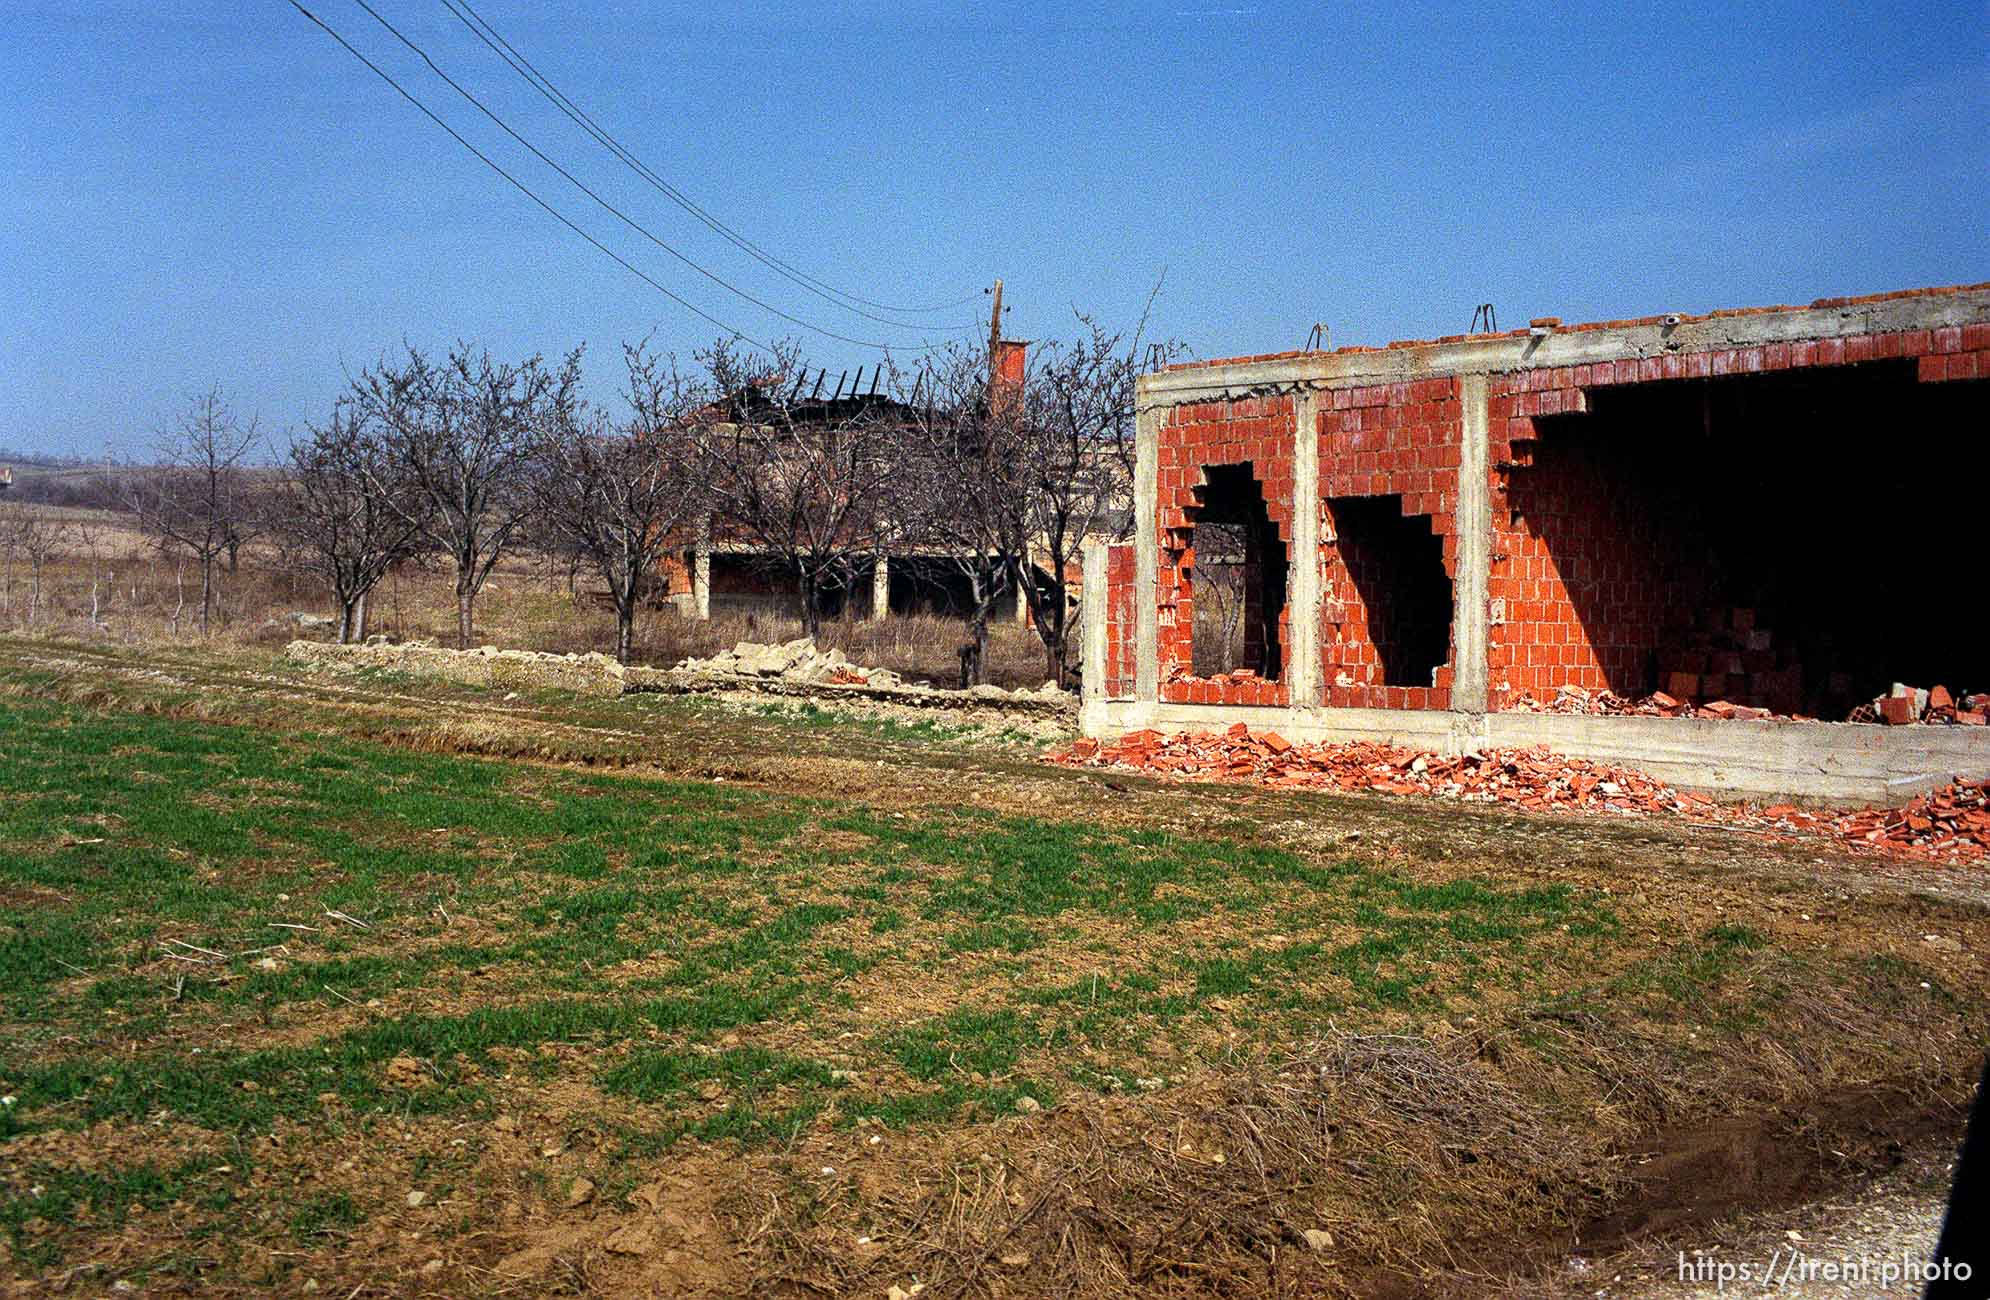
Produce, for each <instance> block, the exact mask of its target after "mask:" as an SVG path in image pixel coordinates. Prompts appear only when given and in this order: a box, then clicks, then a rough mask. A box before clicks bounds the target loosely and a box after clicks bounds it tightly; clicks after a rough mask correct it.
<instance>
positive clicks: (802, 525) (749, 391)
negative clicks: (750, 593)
mask: <svg viewBox="0 0 1990 1300" xmlns="http://www.w3.org/2000/svg"><path fill="white" fill-rule="evenodd" d="M700 360H702V361H703V362H704V364H705V368H706V370H707V372H708V376H709V383H710V386H711V394H710V397H711V400H709V401H708V402H707V403H706V404H705V405H704V406H703V407H701V408H700V409H699V411H698V412H697V413H696V414H695V415H694V416H693V417H692V423H693V424H694V426H695V428H696V431H697V437H698V441H699V446H700V449H701V455H702V456H703V458H704V461H705V463H706V464H707V465H708V466H709V468H710V474H711V478H710V486H709V491H710V499H711V502H712V507H713V530H714V535H715V536H716V537H721V538H730V539H733V540H738V541H744V542H747V543H749V544H751V545H752V546H753V547H754V548H755V549H757V550H759V551H760V552H762V553H763V554H765V555H766V556H768V557H769V559H770V560H771V561H772V562H773V563H775V564H778V565H779V566H780V567H781V568H782V569H784V570H785V571H786V572H788V573H790V574H792V575H793V576H794V579H795V585H796V587H797V589H798V590H797V594H798V597H799V601H800V610H799V612H800V614H801V619H802V624H803V626H804V627H805V628H806V629H807V631H808V634H809V635H810V636H815V635H818V634H819V633H820V632H821V630H822V607H823V604H824V600H825V597H827V596H830V595H833V594H835V593H837V592H840V591H845V590H847V589H848V588H849V587H850V585H851V583H852V581H853V580H854V579H855V577H856V574H857V571H858V567H859V563H860V562H861V561H863V560H865V559H868V558H869V557H872V556H875V555H877V554H879V553H881V552H882V551H884V550H885V549H886V548H887V546H888V545H889V543H890V541H891V540H892V537H893V535H894V514H893V511H892V509H891V504H892V497H893V490H894V488H895V487H897V486H898V485H899V483H900V473H899V465H898V460H899V457H898V455H897V442H896V440H897V437H898V434H899V428H898V426H897V425H896V423H895V422H894V421H893V420H892V419H891V418H890V417H889V416H888V415H886V414H884V412H885V410H886V408H887V407H888V406H889V405H890V404H889V402H880V401H879V400H878V399H876V398H874V397H859V396H856V395H855V394H854V393H853V394H852V395H851V396H850V397H847V398H845V397H841V396H839V397H837V398H835V399H832V400H827V401H825V400H821V399H819V398H817V397H815V396H813V395H811V396H808V397H803V396H802V395H801V376H802V375H803V374H804V373H805V372H806V367H805V366H803V365H802V363H801V357H800V354H799V352H798V351H797V350H796V349H795V348H794V347H793V346H792V345H784V346H782V347H781V348H778V349H776V351H775V353H774V355H773V356H771V357H763V356H760V355H758V354H755V353H751V352H740V351H736V350H735V349H734V348H733V347H732V345H731V344H729V343H727V342H724V341H721V342H719V343H718V344H716V345H714V346H713V348H712V349H711V350H710V351H709V352H706V353H703V354H701V357H700Z"/></svg>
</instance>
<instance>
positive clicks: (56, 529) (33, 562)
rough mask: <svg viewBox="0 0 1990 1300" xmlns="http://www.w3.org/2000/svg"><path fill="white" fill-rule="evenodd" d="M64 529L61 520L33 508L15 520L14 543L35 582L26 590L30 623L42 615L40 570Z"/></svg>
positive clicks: (60, 539) (58, 546) (51, 557)
mask: <svg viewBox="0 0 1990 1300" xmlns="http://www.w3.org/2000/svg"><path fill="white" fill-rule="evenodd" d="M65 531H67V530H66V529H65V528H64V526H63V524H62V521H61V520H59V519H54V518H51V517H50V516H49V515H47V514H44V513H42V512H41V511H39V510H35V509H26V510H23V511H21V513H20V517H19V518H18V519H16V520H15V521H14V534H15V544H16V545H17V546H18V547H19V548H20V552H21V555H22V557H23V558H24V559H26V560H27V562H28V572H29V573H30V574H31V575H32V576H33V583H34V585H33V587H32V588H31V589H30V590H29V593H28V624H29V626H33V625H34V623H35V622H36V621H37V620H38V619H39V618H40V616H41V607H42V572H43V571H44V570H45V569H47V568H48V562H49V561H50V560H52V559H54V558H55V552H56V551H57V550H58V549H59V548H60V547H61V545H62V536H63V533H64V532H65Z"/></svg>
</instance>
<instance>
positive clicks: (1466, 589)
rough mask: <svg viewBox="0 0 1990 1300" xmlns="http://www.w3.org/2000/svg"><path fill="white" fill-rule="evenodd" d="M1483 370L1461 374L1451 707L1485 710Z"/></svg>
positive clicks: (1488, 566)
mask: <svg viewBox="0 0 1990 1300" xmlns="http://www.w3.org/2000/svg"><path fill="white" fill-rule="evenodd" d="M1486 391H1487V383H1486V376H1485V374H1484V373H1483V372H1481V373H1478V374H1467V375H1460V376H1459V377H1458V397H1459V402H1460V405H1461V408H1462V409H1461V412H1460V414H1461V416H1462V426H1463V427H1462V430H1461V432H1462V434H1463V438H1464V446H1463V448H1462V449H1461V450H1460V452H1459V465H1458V503H1457V512H1456V517H1457V521H1458V574H1457V578H1456V579H1455V581H1454V582H1453V584H1452V588H1451V607H1452V615H1451V617H1452V623H1451V640H1452V645H1453V648H1454V650H1455V652H1456V655H1457V658H1456V660H1455V661H1454V662H1453V665H1452V669H1453V674H1452V681H1451V707H1452V708H1454V709H1462V710H1464V711H1465V712H1467V713H1484V712H1485V711H1486V682H1487V676H1486V641H1487V633H1488V626H1489V624H1488V619H1489V617H1490V609H1489V606H1488V603H1487V600H1486V595H1487V592H1488V591H1489V590H1490V589H1491V579H1492V478H1491V470H1492V424H1491V421H1490V419H1489V418H1488V415H1487V396H1486Z"/></svg>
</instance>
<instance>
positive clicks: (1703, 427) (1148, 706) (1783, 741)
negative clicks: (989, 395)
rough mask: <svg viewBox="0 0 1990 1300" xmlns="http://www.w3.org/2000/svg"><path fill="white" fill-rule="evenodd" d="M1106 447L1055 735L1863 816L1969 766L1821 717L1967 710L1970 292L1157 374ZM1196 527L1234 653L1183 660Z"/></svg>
mask: <svg viewBox="0 0 1990 1300" xmlns="http://www.w3.org/2000/svg"><path fill="white" fill-rule="evenodd" d="M1137 429H1138V435H1137V436H1138V446H1137V459H1136V470H1135V481H1134V508H1135V517H1136V519H1135V533H1134V540H1133V542H1132V543H1130V544H1128V545H1123V546H1110V547H1108V546H1104V545H1098V546H1094V547H1093V548H1091V549H1090V550H1089V551H1088V553H1087V558H1086V567H1087V570H1088V573H1087V582H1086V584H1085V590H1086V591H1087V593H1088V598H1087V608H1086V620H1085V622H1086V628H1087V640H1086V647H1085V683H1086V704H1085V709H1084V725H1085V730H1086V732H1087V734H1090V735H1095V736H1110V735H1116V734H1120V733H1123V732H1125V731H1128V730H1131V729H1136V728H1144V727H1158V728H1162V729H1176V728H1181V729H1199V728H1208V727H1212V726H1224V725H1229V724H1231V723H1233V722H1236V721H1247V722H1249V723H1251V724H1252V725H1253V726H1270V727H1275V728H1276V729H1277V730H1278V731H1279V732H1280V733H1281V734H1283V735H1285V736H1287V737H1288V738H1291V739H1301V738H1304V739H1321V740H1341V739H1370V740H1383V741H1389V742H1392V743H1400V744H1404V745H1412V746H1418V747H1422V748H1425V749H1435V750H1441V751H1444V752H1452V753H1455V752H1460V751H1461V750H1465V749H1470V748H1475V747H1478V746H1483V745H1524V744H1533V743H1545V744H1548V745H1551V746H1553V747H1554V748H1556V749H1559V750H1563V751H1565V752H1568V753H1572V754H1582V755H1586V756H1590V757H1596V758H1602V759H1609V760H1613V761H1623V762H1626V763H1632V764H1635V765H1637V766H1640V767H1643V768H1645V769H1647V770H1650V771H1652V772H1654V773H1656V774H1658V775H1660V776H1663V777H1664V778H1666V779H1668V780H1671V781H1674V782H1676V783H1679V784H1681V785H1685V786H1688V787H1693V788H1700V789H1710V790H1715V791H1722V792H1729V793H1750V794H1773V795H1779V796H1781V795H1795V796H1810V797H1820V798H1824V797H1829V798H1854V799H1869V800H1874V801H1883V800H1887V799H1894V798H1898V797H1903V796H1904V795H1906V794H1910V793H1913V792H1915V791H1917V790H1919V789H1922V788H1926V787H1927V785H1929V784H1931V783H1933V782H1935V781H1937V780H1938V779H1946V778H1947V776H1949V775H1950V774H1953V773H1957V772H1963V773H1969V774H1973V775H1976V776H1983V775H1986V774H1990V727H1984V726H1968V725H1953V726H1911V727H1881V726H1858V725H1851V726H1848V725H1825V722H1826V721H1842V720H1844V719H1847V718H1861V717H1869V716H1871V715H1872V710H1871V708H1870V705H1869V702H1870V701H1872V700H1873V699H1874V697H1876V696H1884V695H1886V694H1887V693H1888V692H1889V691H1890V690H1891V689H1892V685H1893V684H1894V683H1896V682H1906V683H1918V684H1920V685H1923V686H1929V685H1933V684H1935V683H1945V684H1947V685H1948V686H1950V687H1951V688H1954V690H1955V691H1956V692H1958V693H1959V692H1961V691H1963V690H1974V691H1990V647H1986V645H1985V643H1984V642H1983V640H1982V638H1981V633H1980V630H1979V629H1980V624H1981V621H1982V611H1983V608H1984V594H1983V585H1982V581H1981V579H1980V577H1979V576H1977V574H1976V568H1977V564H1976V554H1977V552H1978V551H1979V550H1980V549H1981V539H1982V528H1983V526H1982V522H1981V520H1980V518H1979V516H1978V513H1977V510H1976V507H1975V505H1974V501H1973V488H1974V485H1975V481H1976V479H1977V478H1979V477H1980V470H1981V467H1982V465H1983V463H1984V461H1983V456H1984V438H1985V430H1986V429H1990V285H1974V286H1958V287H1951V288H1941V289H1926V290H1910V291H1906V292H1902V293H1892V294H1881V295H1875V296H1871V297H1865V298H1843V299H1824V300H1821V301H1818V302H1815V303H1813V304H1811V305H1810V306H1809V307H1766V308H1748V309H1741V310H1731V311H1717V312H1713V313H1711V314H1709V315H1704V316H1693V315H1683V314H1681V315H1665V316H1653V317H1647V318H1644V319H1639V320H1624V321H1608V322H1601V323H1597V324H1588V325H1574V326H1567V325H1563V324H1562V323H1561V322H1560V321H1558V320H1556V319H1553V318H1542V319H1539V320H1536V321H1534V322H1532V323H1531V324H1530V326H1529V327H1528V328H1526V329H1524V330H1514V331H1509V332H1506V333H1489V334H1480V335H1468V336H1454V337H1450V338H1443V339H1438V340H1434V341H1412V342H1400V343H1392V344H1390V345H1388V346H1387V347H1382V348H1341V349H1338V350H1336V351H1333V352H1289V353H1280V354H1276V355H1269V356H1251V357H1238V358H1234V359H1230V360H1223V361H1210V362H1201V363H1195V364H1191V365H1185V366H1175V367H1172V368H1170V369H1168V370H1166V371H1165V372H1162V373H1159V374H1153V375H1146V376H1143V377H1142V379H1141V381H1140V385H1139V398H1138V412H1137ZM1218 530H1220V536H1221V537H1222V539H1223V541H1222V543H1221V545H1222V548H1223V550H1224V552H1225V555H1226V562H1228V563H1231V564H1235V565H1239V566H1241V568H1240V572H1241V575H1242V578H1243V581H1242V586H1243V599H1244V607H1243V609H1242V613H1241V617H1242V620H1243V636H1244V661H1243V662H1242V663H1241V664H1239V665H1237V666H1236V668H1235V670H1234V671H1231V672H1228V673H1222V674H1211V675H1202V676H1199V675H1197V671H1196V654H1195V649H1196V647H1195V626H1196V618H1195V609H1194V603H1195V600H1196V583H1195V580H1194V575H1195V569H1196V564H1197V557H1198V549H1199V541H1200V539H1201V538H1202V537H1203V536H1204V535H1206V534H1211V533H1215V532H1217V531H1218ZM1239 552H1240V553H1239ZM1606 692H1608V693H1609V694H1608V695H1605V693H1606ZM1654 695H1655V696H1656V697H1657V699H1658V700H1660V701H1661V705H1666V704H1669V707H1653V706H1650V705H1647V706H1646V707H1645V708H1643V709H1641V710H1637V711H1625V712H1626V713H1627V714H1628V715H1627V716H1595V712H1596V711H1595V710H1587V709H1584V708H1582V707H1580V704H1581V702H1583V701H1588V700H1596V699H1610V700H1615V699H1616V698H1617V697H1622V698H1623V699H1625V700H1639V699H1650V698H1652V697H1653V696H1654ZM1571 701H1573V702H1574V703H1575V705H1576V707H1568V706H1569V705H1570V702H1571ZM1709 705H1711V706H1714V708H1713V711H1714V712H1715V713H1719V714H1722V715H1723V716H1724V717H1726V718H1729V719H1739V720H1721V719H1720V718H1716V717H1712V716H1707V713H1708V710H1707V708H1706V707H1704V706H1709ZM1862 705H1866V706H1867V707H1866V708H1865V710H1864V711H1863V712H1861V706H1862ZM1696 706H1703V707H1696ZM1963 712H1965V713H1968V712H1970V711H1969V710H1963ZM1654 713H1661V714H1662V713H1672V714H1677V715H1681V716H1651V715H1652V714H1654ZM1764 715H1773V717H1774V718H1783V717H1789V716H1792V715H1794V716H1798V717H1804V718H1810V719H1817V720H1820V721H1817V722H1796V721H1785V720H1773V719H1772V718H1771V717H1765V716H1764ZM1758 718H1759V719H1761V720H1748V719H1758ZM1973 720H1980V715H1974V716H1971V717H1968V718H1965V719H1964V721H1973Z"/></svg>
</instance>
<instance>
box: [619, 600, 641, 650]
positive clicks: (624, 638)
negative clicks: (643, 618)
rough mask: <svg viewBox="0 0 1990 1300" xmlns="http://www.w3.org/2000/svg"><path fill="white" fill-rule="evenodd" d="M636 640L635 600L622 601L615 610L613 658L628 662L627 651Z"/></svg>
mask: <svg viewBox="0 0 1990 1300" xmlns="http://www.w3.org/2000/svg"><path fill="white" fill-rule="evenodd" d="M635 641H636V602H635V601H633V600H629V601H624V602H622V605H621V607H620V608H618V609H617V610H616V611H615V659H616V662H618V663H624V664H626V663H628V662H629V653H630V650H631V648H632V647H633V646H634V645H635Z"/></svg>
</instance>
